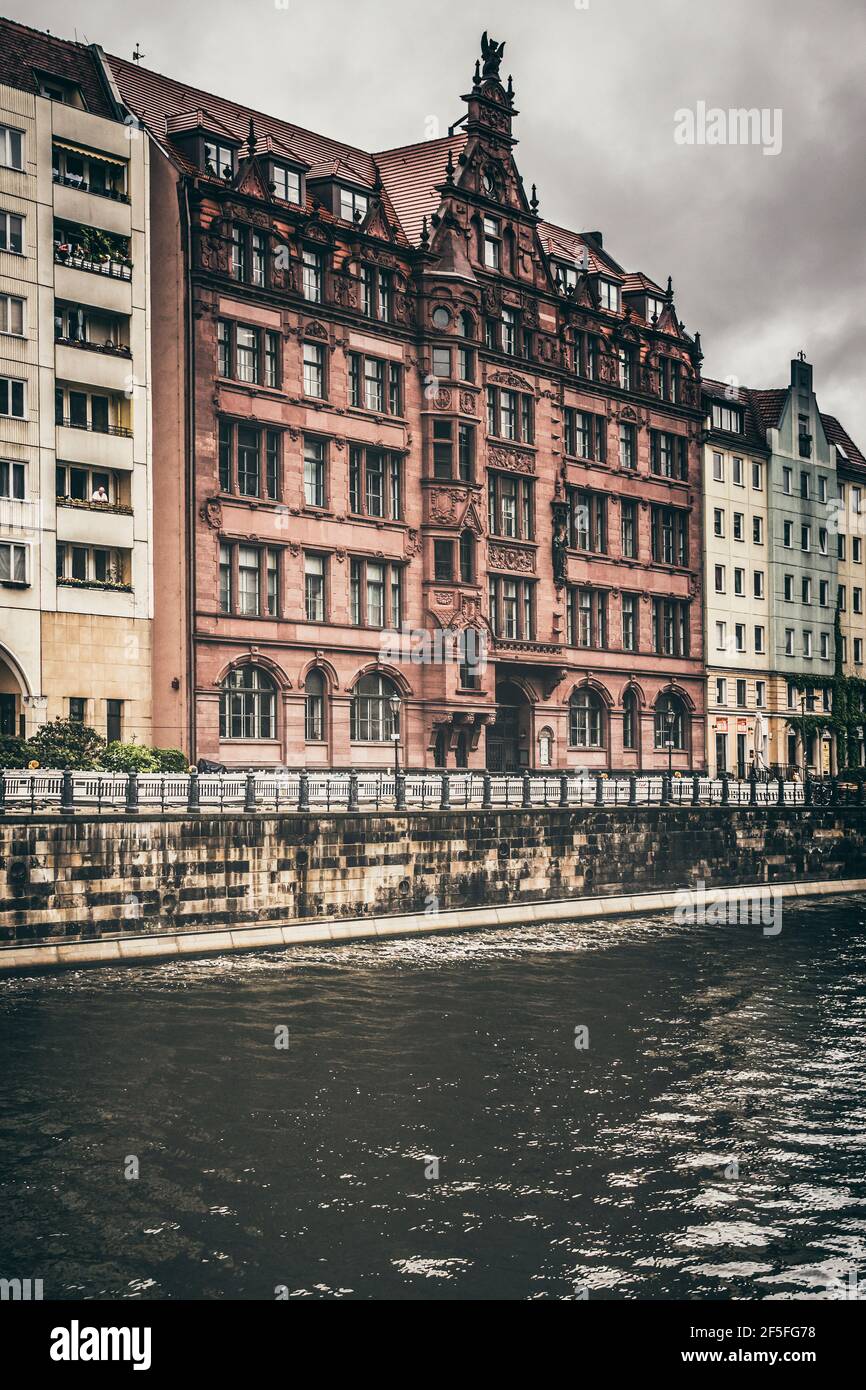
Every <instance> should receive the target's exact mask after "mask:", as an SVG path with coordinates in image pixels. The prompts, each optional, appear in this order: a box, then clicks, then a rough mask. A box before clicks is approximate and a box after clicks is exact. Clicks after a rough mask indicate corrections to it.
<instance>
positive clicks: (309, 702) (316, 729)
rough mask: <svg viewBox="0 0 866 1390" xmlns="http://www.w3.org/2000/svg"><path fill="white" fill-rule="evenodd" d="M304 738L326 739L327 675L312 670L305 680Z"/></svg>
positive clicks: (315, 740)
mask: <svg viewBox="0 0 866 1390" xmlns="http://www.w3.org/2000/svg"><path fill="white" fill-rule="evenodd" d="M304 690H305V692H306V693H305V695H304V738H305V739H306V741H307V743H324V741H325V677H324V676H323V675H322V673H321V671H311V672H310V673H309V675H308V676H307V679H306V680H305V681H304Z"/></svg>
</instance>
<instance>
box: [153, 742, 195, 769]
mask: <svg viewBox="0 0 866 1390" xmlns="http://www.w3.org/2000/svg"><path fill="white" fill-rule="evenodd" d="M152 752H153V756H154V757H155V758H156V761H157V763H158V764H159V771H160V772H187V771H188V770H189V758H187V756H186V754H185V753H181V751H180V749H179V748H154V749H152Z"/></svg>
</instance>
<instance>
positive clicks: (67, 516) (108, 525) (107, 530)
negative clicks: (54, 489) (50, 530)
mask: <svg viewBox="0 0 866 1390" xmlns="http://www.w3.org/2000/svg"><path fill="white" fill-rule="evenodd" d="M57 539H58V541H66V542H68V543H69V544H71V545H86V546H110V547H111V548H112V549H113V550H119V551H131V550H132V546H133V539H134V538H133V517H132V508H131V507H124V508H123V509H122V510H121V509H119V508H117V507H112V506H110V505H105V504H103V505H101V506H100V504H99V503H93V504H91V505H90V506H88V505H86V504H82V503H77V504H76V503H74V502H72V503H69V502H66V501H65V500H64V499H63V498H58V499H57Z"/></svg>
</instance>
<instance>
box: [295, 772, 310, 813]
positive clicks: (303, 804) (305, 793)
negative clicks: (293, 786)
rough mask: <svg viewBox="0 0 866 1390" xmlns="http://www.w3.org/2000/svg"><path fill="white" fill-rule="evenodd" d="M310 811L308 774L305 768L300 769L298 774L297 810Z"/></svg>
mask: <svg viewBox="0 0 866 1390" xmlns="http://www.w3.org/2000/svg"><path fill="white" fill-rule="evenodd" d="M309 809H310V774H309V772H308V771H307V769H306V768H305V767H302V768H301V770H300V772H299V774H298V810H299V811H309Z"/></svg>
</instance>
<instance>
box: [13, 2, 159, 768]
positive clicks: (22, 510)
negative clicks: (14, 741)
mask: <svg viewBox="0 0 866 1390" xmlns="http://www.w3.org/2000/svg"><path fill="white" fill-rule="evenodd" d="M0 49H4V56H3V57H2V59H0V732H2V733H3V734H20V735H23V736H29V735H30V734H32V733H33V732H34V730H35V729H36V728H37V727H38V725H39V724H40V723H42V722H43V721H45V720H46V719H53V718H55V717H61V718H70V717H71V718H73V719H80V720H82V721H83V722H85V723H87V724H89V725H91V726H92V727H94V728H96V729H97V730H99V731H100V732H101V733H103V734H104V735H106V736H107V737H108V738H110V739H111V738H122V739H124V740H127V739H129V738H131V737H133V736H135V737H137V738H138V739H139V740H141V741H142V742H146V743H147V742H149V741H150V730H151V677H150V669H151V625H152V617H153V600H152V594H153V577H152V558H151V517H152V497H151V482H150V478H151V473H150V468H151V445H150V440H151V422H150V418H149V411H150V404H149V396H150V391H149V359H150V342H149V312H148V285H149V265H148V258H149V236H148V144H147V141H146V140H145V139H143V138H141V136H140V133H139V131H138V130H137V129H135V128H134V127H132V126H130V125H127V124H125V123H124V121H123V119H122V114H121V111H120V107H119V104H118V103H116V101H115V97H114V94H113V93H112V91H111V87H110V84H109V83H108V82H107V81H106V79H105V76H104V75H103V71H102V68H101V64H100V62H99V55H98V52H96V51H94V50H91V49H90V48H87V47H85V46H82V45H78V44H71V43H66V42H64V41H62V40H59V39H53V38H51V37H50V36H48V35H45V34H40V33H37V32H36V31H34V30H31V29H27V28H25V27H24V26H22V25H17V24H13V23H12V22H11V21H5V20H4V21H0Z"/></svg>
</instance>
